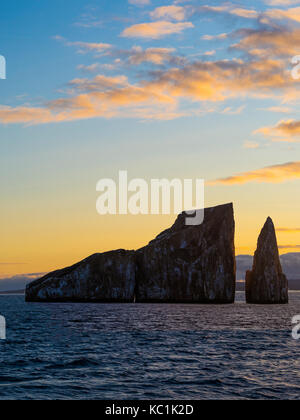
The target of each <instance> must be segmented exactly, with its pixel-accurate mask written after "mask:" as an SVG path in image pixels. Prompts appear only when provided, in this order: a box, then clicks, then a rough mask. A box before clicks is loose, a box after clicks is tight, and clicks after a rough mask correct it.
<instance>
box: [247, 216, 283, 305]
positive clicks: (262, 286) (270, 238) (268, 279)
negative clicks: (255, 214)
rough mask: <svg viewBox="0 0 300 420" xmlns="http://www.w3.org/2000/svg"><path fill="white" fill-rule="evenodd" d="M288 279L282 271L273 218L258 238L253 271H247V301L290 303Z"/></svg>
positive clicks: (267, 222) (268, 220)
mask: <svg viewBox="0 0 300 420" xmlns="http://www.w3.org/2000/svg"><path fill="white" fill-rule="evenodd" d="M288 300H289V298H288V281H287V278H286V276H285V275H284V274H283V272H282V267H281V263H280V259H279V252H278V245H277V239H276V233H275V228H274V224H273V221H272V219H270V218H268V219H267V221H266V223H265V225H264V227H263V229H262V231H261V233H260V236H259V238H258V244H257V250H256V252H255V255H254V261H253V268H252V271H247V273H246V301H247V303H264V304H268V303H270V304H272V303H273V304H276V303H277V304H278V303H288Z"/></svg>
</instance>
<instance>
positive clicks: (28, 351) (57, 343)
mask: <svg viewBox="0 0 300 420" xmlns="http://www.w3.org/2000/svg"><path fill="white" fill-rule="evenodd" d="M297 314H300V292H296V291H295V292H291V293H290V304H289V305H283V306H280V305H276V306H272V305H270V306H267V305H262V306H256V305H255V306H254V305H253V306H252V305H247V304H245V302H244V293H242V292H238V293H237V302H236V303H235V304H234V305H221V306H215V305H160V304H154V305H150V304H149V305H144V304H127V305H126V304H123V305H121V304H114V305H111V304H39V303H25V302H24V296H0V315H3V316H5V317H6V321H7V340H6V341H0V399H1V400H3V399H11V400H15V399H22V400H33V399H35V400H37V399H101V400H102V399H110V400H118V399H120V400H127V399H136V400H143V399H151V400H156V399H185V400H198V399H298V398H299V395H300V373H299V360H300V358H299V356H300V340H299V341H296V340H294V339H293V338H292V335H291V332H292V327H293V326H292V323H291V319H292V317H293V316H295V315H297Z"/></svg>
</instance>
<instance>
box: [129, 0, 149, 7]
mask: <svg viewBox="0 0 300 420" xmlns="http://www.w3.org/2000/svg"><path fill="white" fill-rule="evenodd" d="M128 3H129V4H133V5H135V6H147V5H148V4H151V1H150V0H128Z"/></svg>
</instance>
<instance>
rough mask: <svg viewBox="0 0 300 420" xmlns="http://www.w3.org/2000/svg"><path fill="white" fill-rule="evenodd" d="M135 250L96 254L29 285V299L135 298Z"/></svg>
mask: <svg viewBox="0 0 300 420" xmlns="http://www.w3.org/2000/svg"><path fill="white" fill-rule="evenodd" d="M134 288H135V253H134V251H124V250H118V251H112V252H107V253H104V254H94V255H92V256H90V257H88V258H86V259H85V260H83V261H81V262H79V263H77V264H75V265H73V266H72V267H68V268H65V269H63V270H58V271H54V272H53V273H50V274H48V275H46V276H45V277H43V278H41V279H40V280H36V281H34V282H32V283H30V284H29V285H28V286H27V287H26V301H30V302H34V301H46V302H59V301H62V302H76V301H77V302H88V301H94V302H133V299H134Z"/></svg>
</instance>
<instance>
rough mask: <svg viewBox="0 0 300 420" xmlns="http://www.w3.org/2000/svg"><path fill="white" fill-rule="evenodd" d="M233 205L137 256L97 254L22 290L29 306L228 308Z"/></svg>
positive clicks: (180, 225)
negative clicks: (189, 304) (209, 305)
mask: <svg viewBox="0 0 300 420" xmlns="http://www.w3.org/2000/svg"><path fill="white" fill-rule="evenodd" d="M234 230H235V224H234V214H233V206H232V204H228V205H223V206H218V207H213V208H210V209H206V210H205V217H204V222H203V224H202V225H200V226H186V225H185V215H184V214H181V215H180V216H179V217H178V218H177V220H176V222H175V223H174V225H173V226H172V227H171V228H170V229H168V230H166V231H165V232H163V233H161V234H160V235H159V236H158V237H157V238H156V239H154V241H152V242H150V244H149V245H148V246H146V247H144V248H142V249H140V250H138V251H136V252H135V251H124V250H119V251H113V252H108V253H104V254H95V255H92V256H91V257H89V258H87V259H86V260H84V261H82V262H80V263H78V264H76V265H74V266H72V267H69V268H66V269H63V270H59V271H55V272H53V273H50V274H48V275H47V276H45V277H43V278H42V279H40V280H37V281H35V282H33V283H31V284H29V285H28V286H27V288H26V300H27V301H48V302H49V301H53V302H55V301H64V302H65V301H82V302H88V301H91V302H133V301H134V300H136V301H137V302H194V303H232V302H233V301H234V297H235V249H234Z"/></svg>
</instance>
